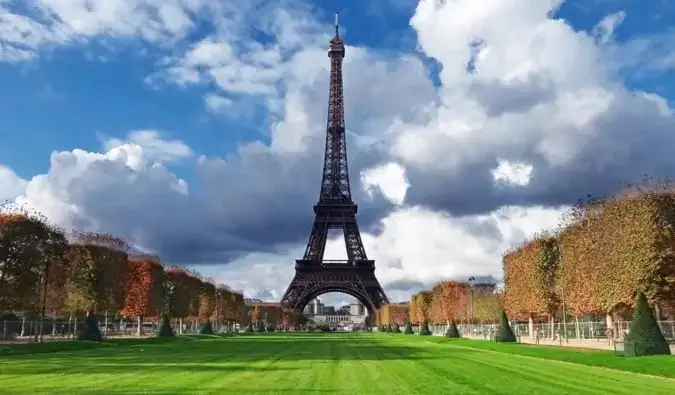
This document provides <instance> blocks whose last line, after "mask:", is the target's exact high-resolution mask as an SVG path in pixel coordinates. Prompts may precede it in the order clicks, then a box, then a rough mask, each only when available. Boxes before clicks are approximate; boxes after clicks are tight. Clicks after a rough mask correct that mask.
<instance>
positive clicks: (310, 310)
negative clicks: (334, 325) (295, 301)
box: [303, 298, 326, 317]
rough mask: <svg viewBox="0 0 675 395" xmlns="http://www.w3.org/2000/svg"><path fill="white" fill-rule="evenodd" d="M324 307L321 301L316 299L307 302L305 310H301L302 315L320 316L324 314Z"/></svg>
mask: <svg viewBox="0 0 675 395" xmlns="http://www.w3.org/2000/svg"><path fill="white" fill-rule="evenodd" d="M325 309H326V306H325V305H324V304H323V303H321V300H319V298H316V299H314V300H312V301H311V302H309V304H308V305H307V306H305V310H303V314H304V315H305V316H308V317H309V316H315V315H322V314H326V313H325Z"/></svg>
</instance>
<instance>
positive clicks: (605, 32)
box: [593, 11, 626, 44]
mask: <svg viewBox="0 0 675 395" xmlns="http://www.w3.org/2000/svg"><path fill="white" fill-rule="evenodd" d="M625 18H626V13H625V12H623V11H619V12H616V13H613V14H609V15H607V16H605V17H604V18H602V20H601V21H600V22H598V24H597V25H595V27H594V28H593V34H594V35H595V36H596V37H597V38H598V40H599V41H600V43H602V44H606V43H608V42H609V41H611V40H613V39H614V31H615V30H616V28H617V27H619V25H620V24H621V23H622V22H623V20H624V19H625Z"/></svg>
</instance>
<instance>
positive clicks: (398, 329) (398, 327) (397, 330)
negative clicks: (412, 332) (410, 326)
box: [391, 324, 401, 333]
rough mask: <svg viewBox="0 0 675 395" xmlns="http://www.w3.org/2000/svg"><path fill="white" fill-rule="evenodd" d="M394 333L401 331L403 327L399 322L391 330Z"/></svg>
mask: <svg viewBox="0 0 675 395" xmlns="http://www.w3.org/2000/svg"><path fill="white" fill-rule="evenodd" d="M391 331H392V332H394V333H401V327H400V326H398V324H394V328H393V329H392V330H391Z"/></svg>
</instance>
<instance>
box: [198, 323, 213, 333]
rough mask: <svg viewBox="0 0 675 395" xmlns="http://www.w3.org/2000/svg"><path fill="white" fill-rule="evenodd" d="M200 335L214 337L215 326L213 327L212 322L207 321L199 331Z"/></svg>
mask: <svg viewBox="0 0 675 395" xmlns="http://www.w3.org/2000/svg"><path fill="white" fill-rule="evenodd" d="M199 333H201V334H202V335H213V325H211V321H206V323H205V324H204V325H203V326H202V328H201V329H200V330H199Z"/></svg>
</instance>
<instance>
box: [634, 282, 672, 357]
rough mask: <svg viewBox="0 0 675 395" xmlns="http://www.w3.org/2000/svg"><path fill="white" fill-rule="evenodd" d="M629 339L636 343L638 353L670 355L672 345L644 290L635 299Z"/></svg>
mask: <svg viewBox="0 0 675 395" xmlns="http://www.w3.org/2000/svg"><path fill="white" fill-rule="evenodd" d="M628 340H629V341H631V342H633V343H634V346H635V351H636V354H637V355H659V354H664V355H670V346H669V345H668V342H667V341H666V339H665V337H664V336H663V333H662V332H661V328H660V327H659V324H658V322H657V321H656V318H655V317H654V312H653V310H652V308H651V307H649V304H647V298H646V297H645V294H644V293H642V292H640V293H639V294H638V296H637V300H636V301H635V312H634V315H633V321H632V322H631V325H630V328H629V331H628Z"/></svg>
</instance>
